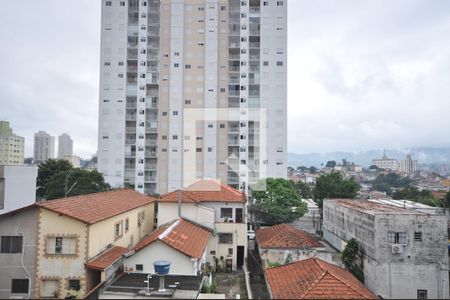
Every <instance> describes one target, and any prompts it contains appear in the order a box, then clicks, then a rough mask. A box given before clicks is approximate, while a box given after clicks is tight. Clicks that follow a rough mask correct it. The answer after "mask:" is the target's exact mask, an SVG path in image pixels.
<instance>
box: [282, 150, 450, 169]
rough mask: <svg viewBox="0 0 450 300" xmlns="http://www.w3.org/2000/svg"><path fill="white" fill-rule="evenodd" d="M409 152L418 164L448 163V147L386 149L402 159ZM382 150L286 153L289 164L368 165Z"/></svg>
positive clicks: (379, 155) (390, 155)
mask: <svg viewBox="0 0 450 300" xmlns="http://www.w3.org/2000/svg"><path fill="white" fill-rule="evenodd" d="M409 153H411V155H412V158H413V159H416V160H418V163H419V164H433V163H448V164H450V148H430V147H419V148H412V149H409V150H388V149H386V156H387V157H388V158H394V159H398V160H401V159H404V158H405V156H406V155H407V154H409ZM382 156H383V150H368V151H361V152H344V151H336V152H327V153H308V154H296V153H289V154H288V162H289V166H291V167H297V166H308V167H309V166H316V167H320V166H321V164H323V165H325V164H326V163H327V161H330V160H335V161H336V162H338V163H340V162H342V159H346V160H347V161H349V162H354V163H356V164H359V165H362V166H363V167H369V166H370V165H371V164H372V159H375V158H381V157H382Z"/></svg>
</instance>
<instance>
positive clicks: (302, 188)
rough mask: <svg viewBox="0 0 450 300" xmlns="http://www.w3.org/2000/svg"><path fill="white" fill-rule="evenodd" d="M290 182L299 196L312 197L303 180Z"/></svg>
mask: <svg viewBox="0 0 450 300" xmlns="http://www.w3.org/2000/svg"><path fill="white" fill-rule="evenodd" d="M292 184H293V185H294V188H295V189H296V190H297V193H299V195H300V197H302V198H304V199H310V198H312V190H311V188H310V187H309V185H307V184H306V183H304V182H303V181H297V182H292Z"/></svg>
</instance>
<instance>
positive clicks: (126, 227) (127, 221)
mask: <svg viewBox="0 0 450 300" xmlns="http://www.w3.org/2000/svg"><path fill="white" fill-rule="evenodd" d="M129 229H130V219H128V218H126V219H125V232H128V230H129Z"/></svg>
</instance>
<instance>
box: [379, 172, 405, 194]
mask: <svg viewBox="0 0 450 300" xmlns="http://www.w3.org/2000/svg"><path fill="white" fill-rule="evenodd" d="M410 184H411V180H410V179H409V178H408V177H405V178H401V177H400V176H399V175H398V174H395V173H389V174H387V175H384V174H380V175H378V177H377V178H376V179H375V180H374V181H373V182H372V188H373V189H374V190H376V191H380V192H386V194H388V195H391V194H392V188H393V187H394V188H400V187H408V186H409V185H410Z"/></svg>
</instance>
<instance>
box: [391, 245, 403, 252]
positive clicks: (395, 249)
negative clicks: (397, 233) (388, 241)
mask: <svg viewBox="0 0 450 300" xmlns="http://www.w3.org/2000/svg"><path fill="white" fill-rule="evenodd" d="M391 251H392V254H401V253H403V245H400V244H393V245H391Z"/></svg>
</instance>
